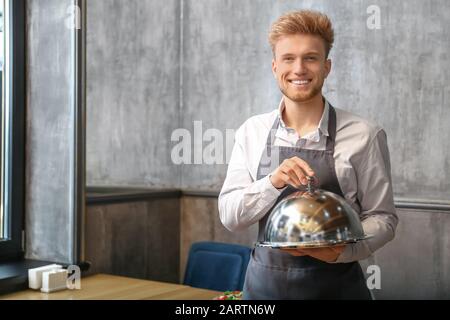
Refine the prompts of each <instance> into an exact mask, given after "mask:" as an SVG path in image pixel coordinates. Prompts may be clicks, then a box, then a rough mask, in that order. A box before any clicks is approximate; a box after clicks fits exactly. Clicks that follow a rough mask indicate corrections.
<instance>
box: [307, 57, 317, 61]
mask: <svg viewBox="0 0 450 320" xmlns="http://www.w3.org/2000/svg"><path fill="white" fill-rule="evenodd" d="M306 60H308V61H314V60H316V57H306Z"/></svg>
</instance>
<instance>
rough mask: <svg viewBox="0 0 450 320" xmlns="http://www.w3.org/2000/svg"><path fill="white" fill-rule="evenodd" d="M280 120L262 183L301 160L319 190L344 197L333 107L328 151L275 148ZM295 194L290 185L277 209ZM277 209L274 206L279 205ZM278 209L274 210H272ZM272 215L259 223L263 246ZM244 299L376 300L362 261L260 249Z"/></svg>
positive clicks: (251, 265)
mask: <svg viewBox="0 0 450 320" xmlns="http://www.w3.org/2000/svg"><path fill="white" fill-rule="evenodd" d="M279 122H280V120H279V117H277V119H276V120H275V123H274V125H273V127H272V130H271V133H269V136H268V138H267V143H266V152H265V153H263V156H262V157H261V161H260V163H259V166H258V172H257V179H258V180H259V179H262V178H264V177H265V176H266V174H264V173H267V172H271V170H272V169H274V167H275V168H276V167H278V166H279V164H280V163H281V162H283V161H284V160H285V159H289V158H292V157H294V156H297V157H299V158H301V159H303V160H305V161H306V162H307V163H308V164H309V165H310V167H311V168H312V169H313V171H314V173H315V174H316V177H317V178H318V183H319V184H318V187H319V188H320V189H324V190H328V191H331V192H333V193H336V194H338V195H340V196H342V197H343V194H342V190H341V188H340V186H339V182H338V180H337V176H336V171H335V166H334V158H333V153H334V143H335V137H336V112H335V110H334V108H333V107H332V106H331V105H330V106H329V120H328V134H329V136H328V138H327V144H326V150H308V149H302V148H299V147H285V146H274V145H273V140H274V135H273V134H272V132H274V130H276V129H277V128H278V125H279ZM273 152H277V153H278V154H279V158H278V162H279V163H278V164H276V163H275V164H273V163H270V162H271V161H270V159H272V158H271V155H272V153H273ZM294 191H296V189H294V188H293V187H291V186H288V187H287V188H286V189H284V190H283V192H282V193H281V194H280V196H279V197H278V199H277V201H276V203H275V205H276V204H277V203H278V202H279V201H280V200H281V199H283V198H284V197H286V196H287V195H289V194H290V193H292V192H294ZM275 205H274V206H275ZM272 209H273V207H272ZM272 209H271V210H269V212H268V213H267V214H266V215H265V216H264V218H262V219H261V220H260V221H259V233H258V241H263V236H264V230H265V226H266V223H267V219H268V217H269V215H270V212H271V211H272ZM243 296H244V299H249V300H254V299H263V300H268V299H277V300H287V299H371V295H370V291H369V290H368V288H367V286H366V281H365V278H364V275H363V272H362V270H361V266H360V265H359V263H358V262H351V263H336V264H333V263H326V262H323V261H321V260H318V259H315V258H312V257H310V256H300V257H296V256H292V255H290V254H289V253H286V252H283V251H281V250H278V249H271V248H263V247H256V248H254V249H253V251H252V255H251V258H250V262H249V265H248V268H247V273H246V277H245V283H244V292H243Z"/></svg>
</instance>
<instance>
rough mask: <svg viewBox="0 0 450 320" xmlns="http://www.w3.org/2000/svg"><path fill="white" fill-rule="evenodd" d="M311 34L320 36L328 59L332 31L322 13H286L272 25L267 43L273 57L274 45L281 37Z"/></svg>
mask: <svg viewBox="0 0 450 320" xmlns="http://www.w3.org/2000/svg"><path fill="white" fill-rule="evenodd" d="M294 34H311V35H317V36H320V37H321V38H322V40H323V42H324V44H325V57H328V54H329V53H330V50H331V48H332V47H333V42H334V31H333V26H332V24H331V21H330V19H329V18H328V17H327V16H326V15H325V14H323V13H321V12H318V11H313V10H299V11H292V12H288V13H286V14H284V15H282V16H281V17H279V18H278V19H277V21H275V22H274V23H273V24H272V27H271V29H270V32H269V43H270V46H271V47H272V52H273V55H274V56H275V45H276V43H277V42H278V40H280V38H282V37H283V36H287V35H294Z"/></svg>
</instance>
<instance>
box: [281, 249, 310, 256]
mask: <svg viewBox="0 0 450 320" xmlns="http://www.w3.org/2000/svg"><path fill="white" fill-rule="evenodd" d="M281 251H284V252H286V253H289V254H290V255H292V256H296V257H301V256H305V255H306V254H305V253H304V252H302V251H301V250H300V249H295V248H293V249H281Z"/></svg>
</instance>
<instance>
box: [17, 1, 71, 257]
mask: <svg viewBox="0 0 450 320" xmlns="http://www.w3.org/2000/svg"><path fill="white" fill-rule="evenodd" d="M72 3H73V1H71V0H28V1H27V13H26V17H27V48H26V50H27V55H26V56H27V107H26V117H27V129H26V256H27V257H28V258H30V259H40V260H45V261H57V262H61V263H70V262H72V259H73V247H72V246H73V234H72V232H73V231H72V229H73V212H72V210H71V208H72V197H73V190H72V185H71V173H72V171H73V156H74V155H73V149H72V148H73V136H72V134H73V125H74V120H73V114H72V112H73V102H72V99H73V97H72V95H73V88H74V86H73V81H74V72H73V69H72V65H73V50H74V48H73V40H72V36H71V34H72V32H73V31H71V30H70V29H68V28H66V27H65V19H66V18H67V17H68V15H67V8H68V6H69V5H70V4H72Z"/></svg>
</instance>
